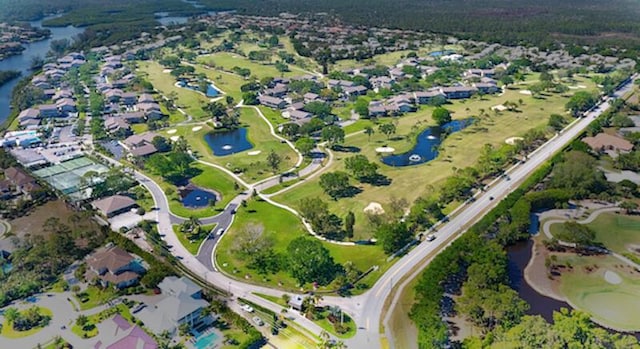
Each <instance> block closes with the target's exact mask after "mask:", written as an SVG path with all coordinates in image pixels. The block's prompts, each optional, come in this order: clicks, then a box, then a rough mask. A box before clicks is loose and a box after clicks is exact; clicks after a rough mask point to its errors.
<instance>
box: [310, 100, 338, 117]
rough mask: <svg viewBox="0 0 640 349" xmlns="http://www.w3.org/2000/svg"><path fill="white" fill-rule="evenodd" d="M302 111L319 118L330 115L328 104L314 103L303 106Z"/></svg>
mask: <svg viewBox="0 0 640 349" xmlns="http://www.w3.org/2000/svg"><path fill="white" fill-rule="evenodd" d="M303 109H304V111H306V112H309V113H311V114H313V115H315V116H317V117H319V118H325V117H327V116H329V115H331V105H330V104H328V103H324V102H320V101H315V102H311V103H308V104H306V105H305V106H304V108H303Z"/></svg>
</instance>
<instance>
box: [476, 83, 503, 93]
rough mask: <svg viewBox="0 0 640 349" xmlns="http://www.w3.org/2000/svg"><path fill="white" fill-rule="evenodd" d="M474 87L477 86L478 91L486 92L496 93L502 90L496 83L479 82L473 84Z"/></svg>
mask: <svg viewBox="0 0 640 349" xmlns="http://www.w3.org/2000/svg"><path fill="white" fill-rule="evenodd" d="M473 87H475V88H476V89H477V90H478V92H482V93H484V94H494V93H496V92H498V91H500V88H498V86H496V84H488V83H482V82H477V83H475V84H473Z"/></svg>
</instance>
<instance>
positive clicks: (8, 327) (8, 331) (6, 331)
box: [0, 307, 53, 338]
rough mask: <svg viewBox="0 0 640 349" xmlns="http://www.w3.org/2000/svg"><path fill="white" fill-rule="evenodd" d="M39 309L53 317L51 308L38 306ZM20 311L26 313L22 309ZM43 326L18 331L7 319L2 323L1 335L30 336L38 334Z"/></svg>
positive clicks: (12, 336)
mask: <svg viewBox="0 0 640 349" xmlns="http://www.w3.org/2000/svg"><path fill="white" fill-rule="evenodd" d="M38 309H39V311H40V314H42V315H48V316H50V317H51V318H53V312H52V311H51V309H48V308H44V307H38ZM20 313H21V314H24V311H21V312H20ZM43 328H44V327H35V328H32V329H30V330H28V331H16V330H14V329H13V325H12V324H11V323H9V321H7V320H5V321H4V323H3V324H2V332H0V335H1V336H3V337H7V338H23V337H29V336H31V335H33V334H36V333H38V332H39V331H40V330H42V329H43Z"/></svg>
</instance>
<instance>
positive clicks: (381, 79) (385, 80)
mask: <svg viewBox="0 0 640 349" xmlns="http://www.w3.org/2000/svg"><path fill="white" fill-rule="evenodd" d="M369 82H370V83H371V86H373V88H374V89H376V90H378V89H381V88H391V86H392V85H393V84H395V83H396V80H395V79H392V78H390V77H388V76H378V77H374V78H371V79H369Z"/></svg>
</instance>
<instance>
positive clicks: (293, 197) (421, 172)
mask: <svg viewBox="0 0 640 349" xmlns="http://www.w3.org/2000/svg"><path fill="white" fill-rule="evenodd" d="M535 78H536V76H532V77H531V79H532V80H533V79H535ZM528 83H531V81H528V82H527V83H525V84H523V85H522V86H518V89H513V90H511V89H509V90H507V91H506V92H505V93H504V94H503V95H500V96H491V97H489V96H487V97H485V98H484V99H483V100H479V99H477V98H474V99H470V100H463V101H456V102H453V103H452V104H448V105H446V108H447V109H449V110H450V111H452V112H453V118H454V119H466V118H469V117H476V118H477V116H478V115H480V114H481V110H484V111H485V113H486V115H487V116H484V117H483V118H477V119H476V120H477V122H476V123H475V124H474V125H473V126H470V127H468V128H467V129H465V130H463V131H461V132H458V133H455V134H453V135H450V136H449V137H448V138H447V139H446V140H445V141H444V143H443V151H441V152H440V156H439V157H438V158H437V159H435V160H433V161H431V162H428V163H425V164H421V165H416V166H407V167H390V166H386V165H384V164H382V163H381V162H380V161H377V163H378V164H379V165H380V173H382V174H384V175H386V176H388V177H389V178H391V179H392V183H391V184H390V185H389V186H380V187H374V186H371V185H362V184H357V185H358V186H359V187H360V188H361V189H362V192H361V193H359V194H357V195H356V196H355V197H353V198H343V199H340V200H338V201H333V200H331V199H330V198H329V196H327V195H326V194H324V192H323V191H322V189H321V188H320V186H319V184H318V183H319V177H316V178H314V179H312V180H310V181H309V182H307V183H305V184H303V185H300V186H298V187H296V188H295V189H292V190H291V191H288V192H285V193H283V194H281V195H278V196H276V197H275V198H274V199H275V200H276V201H278V202H281V203H284V204H287V205H289V206H292V207H294V208H295V207H297V206H298V204H299V202H300V200H301V199H303V198H306V197H320V198H323V199H324V200H326V201H327V202H329V205H330V209H331V211H332V212H347V211H352V212H353V213H354V214H355V215H356V229H355V237H356V239H365V238H369V237H371V234H370V229H368V227H367V224H363V223H364V222H365V220H366V218H365V216H364V213H363V209H364V208H365V207H366V206H367V205H368V204H369V203H370V202H379V203H381V204H382V205H383V207H384V206H385V205H386V204H388V203H389V202H390V198H392V197H396V198H404V199H406V200H407V201H408V202H409V203H412V202H413V201H414V200H415V199H416V198H418V197H420V196H422V195H425V193H427V192H429V191H430V190H433V189H430V188H435V189H436V190H437V188H438V186H439V184H440V183H441V182H443V181H444V180H445V179H446V178H447V177H449V176H451V175H452V174H453V173H454V169H455V168H459V169H460V168H464V167H467V166H474V165H475V164H476V163H477V160H478V157H479V154H480V150H481V148H482V147H483V146H484V145H485V144H487V143H488V144H492V145H493V146H496V147H497V146H500V145H501V144H503V143H504V141H505V139H507V138H509V137H512V136H519V135H522V134H524V133H525V132H527V131H529V130H531V129H546V125H547V122H548V118H549V115H550V114H552V113H558V114H564V113H565V111H564V105H565V103H566V100H567V99H566V97H562V96H559V95H551V96H548V97H545V98H544V99H536V98H533V97H531V96H528V95H523V94H521V93H519V89H520V88H522V89H526V86H527V84H528ZM580 83H581V84H583V85H587V86H588V88H591V87H594V84H593V83H592V82H590V81H587V80H586V79H582V80H581V81H580ZM519 100H522V104H521V105H519V107H518V109H519V110H520V112H509V111H504V112H500V113H494V112H492V111H491V107H492V106H495V105H499V104H502V103H504V102H505V101H512V102H516V103H519ZM432 110H433V109H432V107H422V108H421V109H420V110H419V111H417V112H415V113H409V114H407V115H405V116H402V117H400V118H396V119H393V120H391V119H390V118H383V119H382V120H380V122H394V123H396V127H397V132H396V134H395V135H394V137H392V138H391V139H387V137H386V136H385V135H382V134H380V133H379V132H378V129H377V126H376V127H374V129H375V131H376V134H374V135H373V136H371V138H370V139H369V137H368V136H367V135H365V134H364V133H360V134H357V135H354V136H352V137H347V138H346V140H345V145H347V146H352V147H356V148H359V149H360V154H363V155H366V156H367V157H368V158H369V160H372V161H373V160H375V159H377V157H378V155H377V154H376V152H375V148H377V147H379V146H382V145H388V146H390V147H393V148H395V149H396V153H402V152H405V151H408V150H409V149H411V148H412V147H413V144H414V142H415V137H416V134H417V133H419V131H421V130H423V129H425V128H426V127H428V126H433V125H434V122H433V120H432V118H431V113H432ZM356 124H357V123H356ZM356 124H354V125H356ZM354 125H352V127H353V130H359V129H362V128H363V127H364V125H365V124H364V122H363V123H361V124H360V125H358V126H354ZM412 127H413V128H414V130H417V131H414V132H412ZM352 155H353V154H350V153H339V152H336V153H335V161H334V163H333V164H332V165H331V166H330V168H329V169H328V170H327V171H328V172H330V171H334V170H343V169H344V159H345V158H347V157H349V156H352ZM352 184H356V182H355V181H352Z"/></svg>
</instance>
